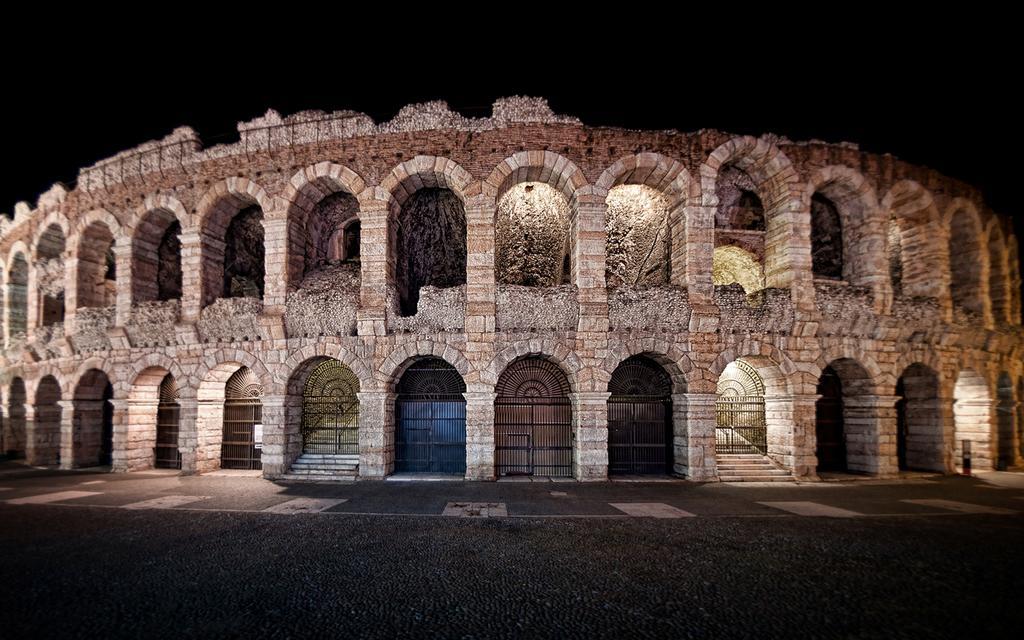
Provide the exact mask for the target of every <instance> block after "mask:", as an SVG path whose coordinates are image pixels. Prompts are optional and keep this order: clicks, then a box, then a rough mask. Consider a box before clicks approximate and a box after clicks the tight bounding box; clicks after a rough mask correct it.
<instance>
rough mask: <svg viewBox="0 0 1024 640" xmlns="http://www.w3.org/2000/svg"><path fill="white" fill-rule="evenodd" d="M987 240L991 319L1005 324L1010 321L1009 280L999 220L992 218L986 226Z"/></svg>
mask: <svg viewBox="0 0 1024 640" xmlns="http://www.w3.org/2000/svg"><path fill="white" fill-rule="evenodd" d="M986 226H987V229H986V237H987V239H988V251H987V253H988V265H989V271H988V274H989V277H988V292H989V300H990V304H991V307H992V319H993V321H994V322H995V323H996V324H1006V323H1007V322H1009V320H1010V315H1011V313H1010V304H1011V300H1012V296H1011V294H1010V278H1009V277H1008V273H1007V272H1008V271H1009V269H1008V267H1007V256H1006V241H1005V240H1004V239H1003V230H1002V227H1001V226H1000V224H999V219H998V218H997V217H995V216H993V217H992V218H991V219H990V220H989V222H988V224H987V225H986Z"/></svg>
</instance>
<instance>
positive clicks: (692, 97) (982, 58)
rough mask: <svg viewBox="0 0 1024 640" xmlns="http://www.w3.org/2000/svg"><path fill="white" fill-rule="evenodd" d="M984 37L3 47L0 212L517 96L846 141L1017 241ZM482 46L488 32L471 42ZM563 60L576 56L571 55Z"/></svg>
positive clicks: (899, 32)
mask: <svg viewBox="0 0 1024 640" xmlns="http://www.w3.org/2000/svg"><path fill="white" fill-rule="evenodd" d="M984 26H985V25H984V24H982V23H978V22H976V21H975V22H971V21H969V20H968V21H966V22H965V24H964V26H963V28H962V29H961V31H962V32H964V33H967V32H969V33H970V34H972V38H971V39H970V40H965V39H964V37H963V34H962V33H961V34H960V35H958V36H957V37H953V36H952V35H943V34H942V33H939V32H935V31H928V30H922V29H916V30H912V31H913V32H914V33H916V34H917V35H916V36H914V39H913V40H911V39H910V37H909V36H907V33H908V30H907V29H909V27H907V29H904V28H903V27H901V26H899V25H897V26H893V27H891V28H890V29H889V30H887V31H886V30H878V31H876V32H873V33H870V34H861V35H860V37H859V38H858V40H857V41H856V42H847V41H846V40H844V38H849V37H851V36H850V35H849V34H846V33H840V32H837V33H835V34H830V35H834V38H830V37H820V38H817V39H814V40H809V41H807V42H799V41H796V42H790V43H789V45H788V46H781V47H780V48H779V49H778V50H777V51H775V50H773V51H770V52H769V51H768V50H767V49H766V48H765V47H764V46H763V43H761V44H758V45H757V46H753V45H752V44H751V45H750V46H738V47H737V48H736V50H733V51H726V50H720V51H718V55H717V56H710V55H709V54H697V53H696V52H695V49H694V48H693V47H685V48H681V49H679V51H678V55H676V52H674V50H673V47H674V46H676V44H680V45H681V44H682V43H676V42H674V41H673V40H672V39H665V38H664V37H661V38H660V41H661V42H662V45H661V46H659V47H656V48H654V49H650V48H648V47H646V46H645V47H639V45H638V47H637V48H636V51H635V52H633V53H630V51H629V50H628V49H629V48H627V52H626V57H625V60H627V64H626V65H625V66H622V67H619V68H617V67H615V66H614V65H611V64H610V63H609V61H608V58H609V56H611V54H612V52H613V50H614V49H615V48H614V47H609V51H602V50H601V49H602V48H603V46H604V45H603V44H600V42H599V43H598V44H596V45H594V46H591V47H586V46H582V47H581V46H579V43H578V41H577V43H576V44H577V46H572V45H567V46H566V47H565V51H563V52H562V54H561V56H562V58H563V59H564V60H566V62H565V63H563V64H550V63H546V64H540V63H538V64H537V65H536V67H537V68H535V69H534V68H531V65H530V64H529V61H530V60H531V59H532V56H533V54H532V53H530V51H531V50H530V48H529V47H522V52H519V53H516V54H514V55H513V56H511V58H510V59H507V60H505V61H504V62H503V63H501V64H497V65H495V64H494V63H493V60H492V58H493V57H494V56H493V55H492V54H488V55H470V53H469V52H470V51H472V49H467V50H466V51H460V50H459V49H458V48H455V49H453V50H452V51H450V52H448V53H447V54H446V55H443V56H442V58H443V60H445V61H446V62H445V63H444V64H438V63H437V62H436V54H435V58H432V59H429V60H428V59H427V58H425V57H418V56H426V54H425V53H423V54H420V53H418V51H419V49H417V47H406V48H400V49H396V50H395V51H394V52H393V54H394V56H396V57H394V58H391V59H387V58H385V57H384V56H382V55H380V54H379V52H378V49H382V48H383V49H386V48H387V46H382V47H377V48H374V47H369V48H368V49H366V54H365V55H360V56H353V55H349V54H346V53H344V52H343V51H342V50H337V49H335V50H334V51H336V53H337V56H338V65H337V67H333V66H331V65H330V64H320V65H311V64H307V63H304V62H300V60H302V59H305V58H306V57H307V55H306V54H303V55H302V56H297V55H287V53H288V52H287V51H285V52H284V53H282V52H280V51H278V50H276V49H274V48H273V47H271V48H270V50H268V51H265V52H260V51H259V46H256V45H252V44H250V45H249V46H247V47H242V48H239V49H238V50H232V49H231V48H228V49H226V50H224V49H221V50H218V51H216V52H214V51H212V50H210V51H207V50H200V49H199V48H198V46H193V47H191V50H192V53H191V54H189V55H183V54H181V52H180V51H175V50H174V49H173V48H172V49H169V50H166V51H164V50H163V49H161V48H159V47H157V48H156V49H161V51H163V52H162V53H161V51H154V50H153V49H154V47H149V48H148V49H147V50H146V51H145V56H144V60H135V61H133V60H130V56H129V59H125V58H124V57H123V47H122V46H120V45H116V44H111V45H108V48H107V49H104V48H103V47H104V45H103V44H102V34H99V35H98V36H97V39H93V40H91V41H90V46H91V47H99V53H98V54H95V53H94V56H95V57H97V59H104V60H106V61H107V62H105V63H104V64H103V65H95V64H92V63H91V62H90V61H86V60H82V61H76V60H70V61H69V62H73V63H74V64H71V65H70V66H65V67H62V68H59V69H57V68H52V67H50V66H48V63H47V62H46V61H45V60H42V59H38V60H37V59H34V58H31V56H30V57H29V58H25V57H24V55H23V50H20V49H14V48H12V47H10V45H4V50H3V51H2V53H4V54H5V55H4V58H5V60H6V62H5V63H4V67H3V74H4V76H5V77H4V78H3V81H4V86H6V87H13V88H14V89H13V90H11V91H8V92H7V95H6V97H5V101H4V108H5V110H6V112H7V115H6V119H7V121H8V126H7V128H6V131H5V135H4V143H5V151H6V156H7V160H8V162H7V163H5V164H6V167H5V170H6V176H5V178H6V179H5V180H3V181H0V211H3V212H5V213H6V214H8V215H10V214H11V213H12V212H13V210H14V203H15V202H17V201H19V200H26V201H28V202H30V203H34V202H35V199H36V198H37V196H38V195H39V194H40V193H41V192H43V191H45V190H46V189H47V188H49V186H50V185H51V184H52V183H53V182H55V181H62V182H65V183H70V182H71V181H73V180H74V179H75V177H76V175H77V170H78V168H80V167H83V166H87V165H89V164H92V163H93V162H95V161H97V160H100V159H102V158H106V157H109V156H111V155H113V154H115V153H116V152H118V151H121V150H124V149H127V148H130V147H133V146H135V145H138V144H140V143H142V142H145V141H147V140H152V139H156V138H160V137H163V136H164V135H166V134H168V133H169V132H170V131H171V130H172V129H173V128H175V127H177V126H181V125H189V126H191V127H193V128H194V129H196V130H197V131H198V132H199V135H200V137H201V138H202V139H203V141H204V143H205V144H214V143H216V142H217V141H219V140H226V139H231V138H232V137H234V136H235V135H236V134H235V123H236V122H237V121H240V120H247V119H251V118H253V117H255V116H258V115H261V114H263V113H264V112H265V111H266V109H267V108H274V109H276V110H278V111H279V112H281V113H282V114H284V115H287V114H289V113H292V112H295V111H298V110H302V109H322V110H325V111H330V110H336V109H353V110H357V111H362V112H365V113H367V114H369V115H370V116H371V117H372V118H373V119H374V120H375V121H377V122H381V121H385V120H387V119H390V118H391V117H392V116H393V115H394V114H395V113H396V112H397V111H398V109H399V108H401V107H402V106H403V105H405V104H409V103H413V102H421V101H425V100H431V99H442V100H446V101H448V103H449V106H450V107H451V108H453V109H455V110H457V111H460V112H462V113H464V114H466V115H470V116H483V115H487V114H488V113H489V112H490V105H491V103H492V102H493V101H494V99H495V98H496V97H499V96H505V95H517V94H518V95H539V96H544V97H547V98H548V99H549V101H550V103H551V105H552V107H553V108H554V110H555V111H556V112H558V113H564V114H570V115H575V116H578V117H579V118H581V119H582V121H583V122H584V123H586V124H588V125H608V126H623V127H629V128H639V129H678V130H681V131H692V130H697V129H701V128H716V129H720V130H724V131H729V132H734V133H739V134H753V135H759V134H761V133H764V132H774V133H778V134H781V135H785V136H788V137H790V138H792V139H794V140H806V139H811V138H816V139H822V140H826V141H829V142H838V141H843V140H846V141H851V142H856V143H859V144H860V145H861V148H863V149H865V150H868V151H872V152H879V153H885V152H888V153H892V154H893V155H896V156H898V157H900V158H902V159H904V160H907V161H909V162H913V163H917V164H923V165H926V166H930V167H933V168H935V169H937V170H939V171H941V172H943V173H945V174H947V175H950V176H953V177H956V178H959V179H961V180H964V181H966V182H969V183H972V184H974V185H976V186H978V187H980V188H981V189H982V191H983V193H984V194H985V198H986V200H987V202H988V203H989V204H990V205H991V206H992V207H993V208H994V209H995V210H997V211H999V212H1001V213H1003V214H1005V215H1011V216H1014V218H1015V221H1014V222H1015V227H1016V229H1017V235H1018V237H1024V212H1022V211H1021V203H1020V199H1019V198H1018V191H1019V189H1018V182H1019V178H1018V176H1019V172H1020V165H1021V160H1020V158H1019V151H1018V150H1019V149H1021V147H1022V144H1021V143H1022V142H1024V140H1022V138H1024V136H1022V134H1021V128H1020V124H1019V122H1020V115H1019V111H1020V104H1021V103H1020V101H1019V99H1018V98H1017V97H1016V96H1015V95H1014V94H1015V92H1016V91H1017V90H1018V89H1019V80H1020V76H1021V73H1020V69H1019V64H1018V63H1017V62H1016V60H1017V59H1018V58H1020V52H1019V51H1018V50H1017V48H1018V47H1017V45H1016V42H1017V40H1016V39H1013V38H1007V37H1002V36H1000V35H999V34H997V33H995V32H992V33H988V32H983V31H981V30H980V29H981V27H984ZM993 28H994V27H993ZM661 35H662V36H664V35H665V34H661ZM495 37H498V36H495ZM650 37H651V38H654V39H658V34H657V33H653V34H651V35H650ZM599 40H600V39H599ZM97 42H99V44H97ZM481 44H483V45H486V44H487V38H486V37H485V38H484V39H483V40H482V41H476V42H474V43H473V45H475V46H480V45H481ZM282 46H285V47H286V45H282ZM469 46H470V44H469V43H467V47H469ZM719 47H720V48H721V45H719ZM318 51H320V52H323V51H328V52H329V51H332V49H331V47H329V46H328V47H326V48H321V49H319V50H318ZM524 52H525V53H524ZM574 52H575V54H579V55H580V56H583V54H587V55H586V57H581V58H580V59H579V60H573V55H574ZM140 55H141V54H140ZM312 55H313V54H312V53H310V54H308V56H309V57H311V56H312ZM140 62H144V64H145V67H144V68H142V69H140V68H138V67H137V64H138V63H140ZM513 63H514V64H513ZM701 65H703V66H701ZM495 67H497V69H498V70H496V69H495ZM296 68H299V69H301V70H300V71H295V69H296ZM505 68H507V69H505ZM243 70H247V71H243ZM252 78H258V81H253V80H252ZM1014 156H1017V157H1014Z"/></svg>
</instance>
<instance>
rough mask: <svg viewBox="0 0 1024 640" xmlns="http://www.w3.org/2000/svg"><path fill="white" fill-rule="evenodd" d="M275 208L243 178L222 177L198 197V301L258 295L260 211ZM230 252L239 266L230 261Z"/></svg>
mask: <svg viewBox="0 0 1024 640" xmlns="http://www.w3.org/2000/svg"><path fill="white" fill-rule="evenodd" d="M273 210H274V201H273V199H272V198H270V196H268V195H267V193H266V192H265V191H264V190H263V188H262V187H261V186H259V185H258V184H256V183H255V182H252V181H250V180H248V179H247V178H228V179H226V180H222V181H220V182H218V183H217V184H215V185H214V186H213V187H211V188H210V189H209V190H208V191H207V192H206V195H204V196H203V197H202V199H201V200H200V201H199V204H198V205H197V206H196V212H197V217H198V222H199V229H198V230H199V235H200V244H201V253H202V264H201V274H202V276H201V291H200V293H201V303H202V306H206V305H208V304H210V303H212V302H214V301H215V300H216V299H218V298H222V297H253V296H255V294H256V293H257V292H258V293H259V297H260V298H262V294H263V285H264V282H263V279H264V277H265V274H266V265H265V256H264V229H263V217H264V216H265V215H267V212H269V211H273ZM229 231H230V233H229ZM234 253H237V256H235V257H237V258H238V262H239V264H240V265H241V266H236V265H231V264H228V262H229V261H230V260H231V258H232V257H233V256H232V254H234ZM236 267H237V268H236Z"/></svg>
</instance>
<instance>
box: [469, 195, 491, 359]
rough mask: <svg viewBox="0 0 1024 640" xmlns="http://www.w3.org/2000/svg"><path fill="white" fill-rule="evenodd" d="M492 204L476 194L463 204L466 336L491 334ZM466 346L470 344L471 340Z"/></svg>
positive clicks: (484, 197)
mask: <svg viewBox="0 0 1024 640" xmlns="http://www.w3.org/2000/svg"><path fill="white" fill-rule="evenodd" d="M495 212H496V207H495V205H494V200H492V199H490V198H488V197H487V196H485V195H483V194H480V195H476V196H473V197H471V198H467V200H466V324H465V327H466V333H468V334H482V333H494V327H495V314H496V303H495V291H496V284H495V281H494V216H495ZM469 342H470V344H472V343H473V342H474V339H473V338H472V336H471V337H470V340H469Z"/></svg>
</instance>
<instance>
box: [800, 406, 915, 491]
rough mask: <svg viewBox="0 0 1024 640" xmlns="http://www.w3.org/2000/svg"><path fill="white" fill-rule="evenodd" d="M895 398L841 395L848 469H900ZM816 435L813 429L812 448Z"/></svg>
mask: <svg viewBox="0 0 1024 640" xmlns="http://www.w3.org/2000/svg"><path fill="white" fill-rule="evenodd" d="M898 400H899V397H898V396H887V395H855V396H846V397H843V437H844V439H845V441H846V468H847V469H849V470H850V471H859V472H861V473H872V474H878V475H888V474H895V473H898V472H899V464H898V461H897V440H898V437H897V431H896V427H897V425H896V402H897V401H898ZM816 436H817V434H816V433H815V438H814V442H815V449H817V437H816ZM815 453H816V451H815ZM815 465H817V456H815Z"/></svg>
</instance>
